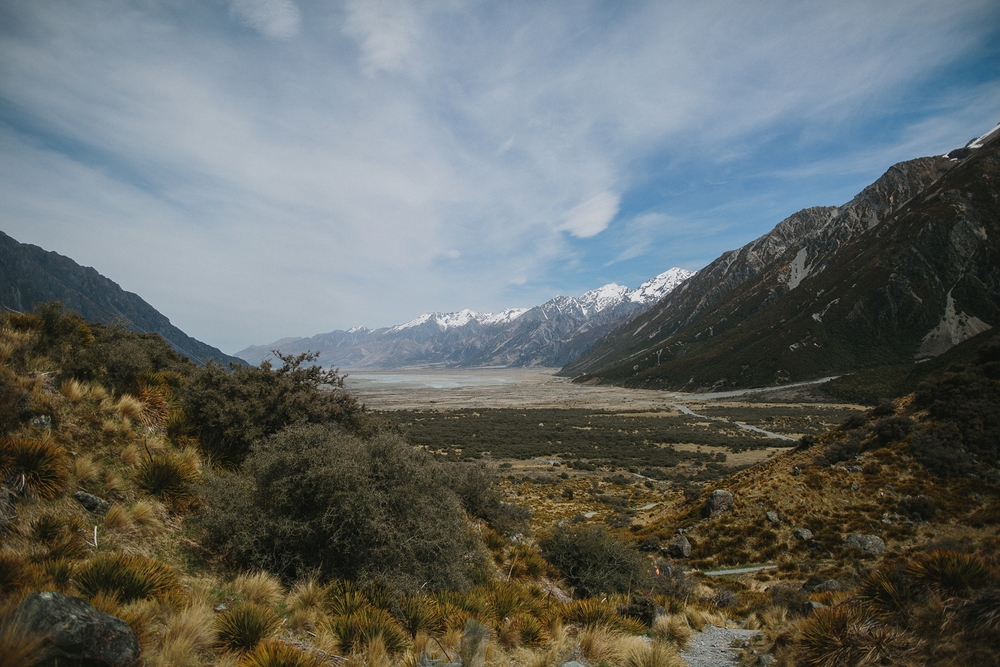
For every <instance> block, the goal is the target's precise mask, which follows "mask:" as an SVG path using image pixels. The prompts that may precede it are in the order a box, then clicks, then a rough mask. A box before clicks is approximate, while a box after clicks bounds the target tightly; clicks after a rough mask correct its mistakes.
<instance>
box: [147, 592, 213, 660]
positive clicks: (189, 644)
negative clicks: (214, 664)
mask: <svg viewBox="0 0 1000 667" xmlns="http://www.w3.org/2000/svg"><path fill="white" fill-rule="evenodd" d="M212 617H213V614H212V610H211V608H210V607H204V606H200V605H197V606H195V605H193V606H189V607H186V608H184V609H181V610H178V611H174V612H173V613H171V614H170V615H169V616H167V619H166V627H165V628H164V631H163V636H162V639H161V643H160V648H159V651H158V655H157V657H156V659H155V660H151V661H150V664H151V665H153V666H154V667H155V666H157V665H163V667H167V666H168V665H169V666H170V667H188V666H194V665H198V664H200V662H201V659H200V657H201V656H202V655H204V654H206V653H207V652H208V651H209V649H210V648H211V647H212V645H213V644H214V642H215V633H214V632H212Z"/></svg>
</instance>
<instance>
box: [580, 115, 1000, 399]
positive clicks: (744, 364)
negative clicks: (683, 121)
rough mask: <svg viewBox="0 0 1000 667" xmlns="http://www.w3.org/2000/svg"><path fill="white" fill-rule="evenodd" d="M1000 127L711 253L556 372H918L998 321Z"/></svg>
mask: <svg viewBox="0 0 1000 667" xmlns="http://www.w3.org/2000/svg"><path fill="white" fill-rule="evenodd" d="M998 137H1000V126H998V127H997V128H994V130H992V131H991V132H989V133H987V134H986V135H983V136H982V137H979V138H977V139H975V140H973V141H972V142H970V143H969V144H968V145H966V146H965V147H964V148H961V149H958V150H955V151H952V152H950V153H948V154H947V155H943V156H937V157H929V158H919V159H916V160H910V161H907V162H901V163H899V164H896V165H894V166H893V167H891V168H890V169H889V170H888V171H886V173H885V174H884V175H883V176H882V177H881V178H879V179H878V180H877V181H875V182H874V183H873V184H871V185H870V186H868V187H867V188H865V189H864V190H863V191H862V192H861V193H859V194H858V195H857V196H856V197H855V198H854V199H852V200H851V201H850V202H848V203H847V204H845V205H843V206H828V207H816V208H808V209H805V210H802V211H799V212H798V213H795V214H794V215H792V216H790V217H789V218H787V219H785V220H783V221H781V222H780V223H778V225H777V226H776V227H775V228H774V229H773V230H771V231H770V232H768V233H767V234H765V235H764V236H761V237H760V238H758V239H756V240H754V241H752V242H751V243H748V244H747V245H745V246H743V247H742V248H739V249H738V250H734V251H731V252H726V253H724V254H722V255H721V256H720V257H719V258H718V259H716V260H715V261H713V262H712V263H711V264H709V265H708V266H707V267H705V268H704V269H702V270H700V271H699V272H698V273H697V274H696V275H695V276H694V277H692V278H691V279H690V280H688V281H687V282H686V283H684V284H683V285H681V286H680V287H679V288H678V289H676V290H674V291H673V292H671V293H670V294H668V295H667V296H666V297H665V298H664V299H663V300H661V301H660V302H658V303H657V304H655V305H654V306H653V307H651V308H650V309H648V310H647V311H646V312H644V313H642V314H640V315H638V316H637V317H635V318H632V319H631V320H629V321H628V322H626V323H624V324H622V325H621V326H619V327H618V328H616V330H615V331H613V332H610V333H609V335H608V336H606V337H604V338H603V339H602V340H600V341H598V342H597V343H596V344H595V345H593V346H592V347H591V348H590V349H588V350H587V351H586V352H585V353H583V354H581V355H580V356H579V357H578V358H577V359H575V360H574V361H572V362H570V363H569V364H568V365H567V366H566V367H564V368H563V369H562V371H561V374H563V375H566V376H570V377H574V378H575V379H576V380H578V381H581V382H595V383H613V384H623V385H626V386H631V387H647V388H664V389H674V390H694V389H699V390H713V389H714V390H721V389H724V388H726V389H728V388H738V387H755V386H768V385H775V384H782V383H786V382H794V381H800V380H809V379H815V378H820V377H823V376H828V375H837V374H842V373H849V372H852V371H856V370H860V369H870V368H877V367H882V366H887V365H892V364H914V363H920V362H921V361H923V360H926V359H929V358H930V357H933V356H936V355H939V354H941V353H943V352H945V351H947V350H949V349H950V348H952V347H953V346H955V345H957V344H959V343H961V342H962V341H964V340H967V339H969V338H971V337H973V336H975V335H977V334H979V333H982V332H984V331H986V330H988V329H990V328H992V327H993V326H995V325H996V324H997V323H998V322H1000V270H998V267H1000V245H998V240H1000V140H998Z"/></svg>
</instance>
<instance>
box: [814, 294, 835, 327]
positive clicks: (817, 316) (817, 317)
mask: <svg viewBox="0 0 1000 667" xmlns="http://www.w3.org/2000/svg"><path fill="white" fill-rule="evenodd" d="M817 296H819V295H818V294H817ZM835 303H840V299H834V300H833V301H831V302H830V303H828V304H826V306H824V308H823V310H821V311H819V312H818V313H813V314H812V318H813V319H814V320H816V321H817V322H822V321H823V316H824V315H826V311H828V310H830V306H832V305H833V304H835Z"/></svg>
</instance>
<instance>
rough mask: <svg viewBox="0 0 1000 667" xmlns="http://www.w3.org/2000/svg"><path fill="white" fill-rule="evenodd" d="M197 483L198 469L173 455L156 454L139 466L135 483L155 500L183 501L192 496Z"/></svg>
mask: <svg viewBox="0 0 1000 667" xmlns="http://www.w3.org/2000/svg"><path fill="white" fill-rule="evenodd" d="M197 481H198V469H197V468H196V467H195V466H194V465H192V464H191V463H190V462H189V461H187V460H185V459H183V458H181V457H180V456H178V455H176V454H173V453H166V454H157V455H155V456H152V457H150V458H148V459H146V460H145V461H143V462H142V463H140V464H139V467H138V469H137V470H136V473H135V482H136V484H138V485H139V487H140V488H141V489H143V490H145V491H147V492H148V493H149V494H150V495H153V496H156V497H157V498H162V499H169V500H175V501H176V500H185V499H188V498H190V497H191V496H192V489H191V487H192V485H193V484H194V483H196V482H197Z"/></svg>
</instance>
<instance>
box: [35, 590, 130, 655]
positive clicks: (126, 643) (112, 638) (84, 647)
mask: <svg viewBox="0 0 1000 667" xmlns="http://www.w3.org/2000/svg"><path fill="white" fill-rule="evenodd" d="M16 613H17V614H19V616H20V618H21V622H22V623H23V624H24V627H25V629H26V630H27V631H29V632H32V633H37V634H43V635H48V638H47V639H46V641H45V646H46V648H47V653H46V659H45V660H44V661H43V662H41V663H39V667H58V666H61V665H73V667H131V666H132V665H134V664H135V663H136V660H138V658H139V640H138V639H137V638H136V636H135V633H134V632H132V629H131V628H130V627H129V626H128V625H127V624H126V623H125V621H123V620H122V619H120V618H118V617H117V616H112V615H111V614H105V613H104V612H103V611H98V610H96V609H94V608H93V607H91V606H90V605H89V604H87V602H85V601H84V600H81V599H80V598H75V597H71V596H69V595H62V594H60V593H53V592H50V591H44V592H41V593H32V594H31V595H29V596H28V598H27V599H26V600H25V601H24V602H22V603H21V605H20V606H19V607H18V608H17V612H16Z"/></svg>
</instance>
